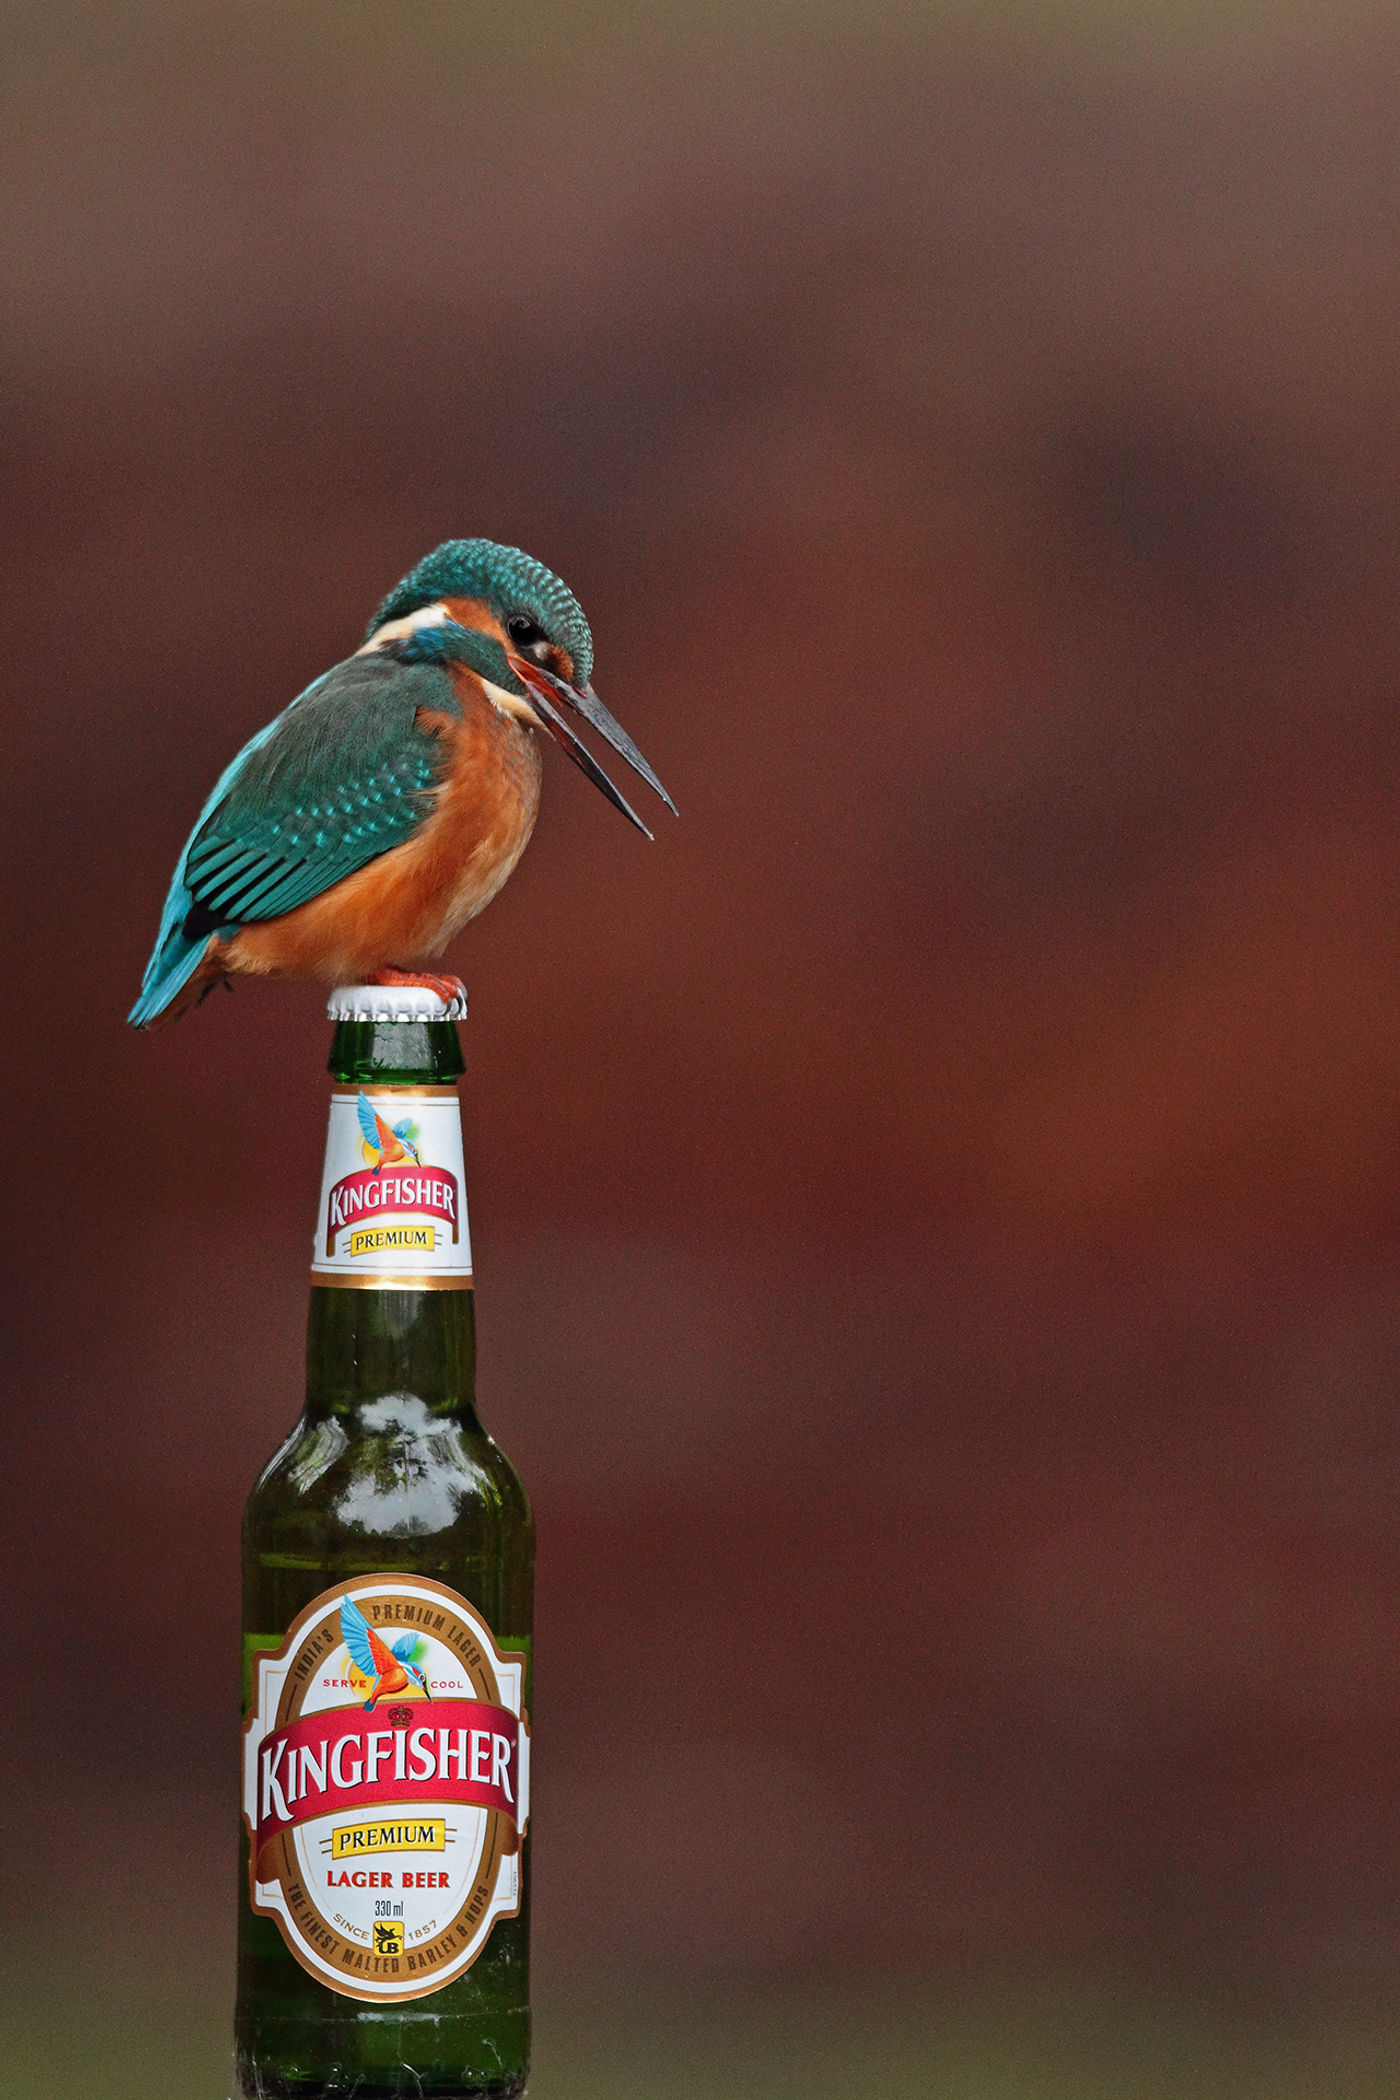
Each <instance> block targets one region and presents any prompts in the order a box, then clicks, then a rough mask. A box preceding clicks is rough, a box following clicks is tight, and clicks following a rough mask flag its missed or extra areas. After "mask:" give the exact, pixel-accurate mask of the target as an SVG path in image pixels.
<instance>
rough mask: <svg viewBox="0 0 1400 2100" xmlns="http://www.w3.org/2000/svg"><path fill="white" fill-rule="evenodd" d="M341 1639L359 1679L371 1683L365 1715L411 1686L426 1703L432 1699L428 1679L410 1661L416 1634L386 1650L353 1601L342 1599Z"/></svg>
mask: <svg viewBox="0 0 1400 2100" xmlns="http://www.w3.org/2000/svg"><path fill="white" fill-rule="evenodd" d="M340 1637H341V1639H342V1640H343V1641H344V1643H345V1645H346V1647H347V1648H348V1649H349V1650H350V1660H351V1662H352V1663H353V1664H354V1665H355V1668H356V1669H357V1670H358V1671H359V1672H360V1675H361V1676H362V1677H368V1678H370V1679H371V1680H372V1682H371V1685H370V1694H369V1697H368V1699H366V1701H365V1712H366V1713H372V1712H373V1710H374V1702H375V1700H376V1699H391V1698H392V1697H393V1695H394V1693H395V1692H406V1691H407V1690H408V1688H409V1686H410V1684H416V1685H417V1686H418V1688H419V1690H420V1691H421V1692H422V1694H423V1696H424V1698H425V1699H431V1698H432V1696H433V1695H432V1693H431V1692H430V1691H429V1690H428V1680H427V1678H426V1677H425V1676H424V1675H423V1672H422V1671H421V1670H420V1669H419V1667H418V1665H417V1663H416V1662H411V1661H410V1660H409V1658H410V1657H411V1656H412V1654H413V1651H414V1649H415V1648H416V1647H417V1646H418V1635H417V1634H416V1633H401V1634H400V1635H399V1637H398V1639H397V1640H396V1641H395V1643H394V1645H393V1647H392V1648H389V1647H386V1645H385V1644H384V1642H383V1641H381V1640H380V1638H379V1635H378V1634H377V1633H376V1632H375V1630H374V1628H373V1627H372V1626H371V1625H370V1623H369V1620H368V1619H367V1618H366V1617H365V1615H364V1613H363V1612H362V1611H361V1610H360V1607H359V1605H358V1604H356V1602H355V1600H354V1598H353V1597H342V1598H341V1600H340Z"/></svg>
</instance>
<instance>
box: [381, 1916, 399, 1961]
mask: <svg viewBox="0 0 1400 2100" xmlns="http://www.w3.org/2000/svg"><path fill="white" fill-rule="evenodd" d="M374 1951H375V1953H376V1954H402V1953H403V1920H402V1919H398V1920H396V1921H394V1922H390V1921H389V1920H387V1919H386V1921H385V1922H384V1923H383V1924H382V1925H376V1926H375V1928H374Z"/></svg>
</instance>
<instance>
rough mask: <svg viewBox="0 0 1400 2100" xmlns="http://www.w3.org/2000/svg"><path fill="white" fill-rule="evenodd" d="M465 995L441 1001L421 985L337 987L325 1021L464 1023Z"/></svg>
mask: <svg viewBox="0 0 1400 2100" xmlns="http://www.w3.org/2000/svg"><path fill="white" fill-rule="evenodd" d="M466 1018H467V1000H466V994H465V993H461V994H457V993H454V994H453V996H452V998H450V999H444V998H442V996H441V995H440V994H439V993H437V992H434V991H430V990H429V989H428V987H427V985H425V984H338V985H337V986H336V988H335V990H334V991H333V992H332V993H331V996H330V998H329V1000H328V1001H327V1003H326V1019H327V1020H328V1021H465V1020H466Z"/></svg>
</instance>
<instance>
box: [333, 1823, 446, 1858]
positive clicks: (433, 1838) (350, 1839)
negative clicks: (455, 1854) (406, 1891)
mask: <svg viewBox="0 0 1400 2100" xmlns="http://www.w3.org/2000/svg"><path fill="white" fill-rule="evenodd" d="M446 1850H447V1823H446V1820H445V1819H444V1818H438V1817H432V1818H430V1819H429V1820H428V1821H426V1822H424V1821H421V1820H419V1819H418V1818H415V1819H414V1820H413V1821H411V1822H407V1823H342V1824H341V1826H340V1828H339V1830H333V1831H332V1832H331V1858H332V1859H349V1857H350V1856H351V1854H352V1853H368V1852H445V1851H446Z"/></svg>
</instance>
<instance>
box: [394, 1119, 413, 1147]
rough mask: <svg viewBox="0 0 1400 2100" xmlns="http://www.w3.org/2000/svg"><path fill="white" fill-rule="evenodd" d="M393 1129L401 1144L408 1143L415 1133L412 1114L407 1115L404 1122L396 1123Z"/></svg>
mask: <svg viewBox="0 0 1400 2100" xmlns="http://www.w3.org/2000/svg"><path fill="white" fill-rule="evenodd" d="M393 1131H394V1136H395V1137H396V1138H397V1139H398V1140H399V1143H400V1144H401V1145H406V1144H407V1143H408V1142H409V1139H410V1137H411V1136H412V1133H413V1118H412V1116H405V1117H404V1119H403V1121H402V1123H395V1124H394V1126H393Z"/></svg>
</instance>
